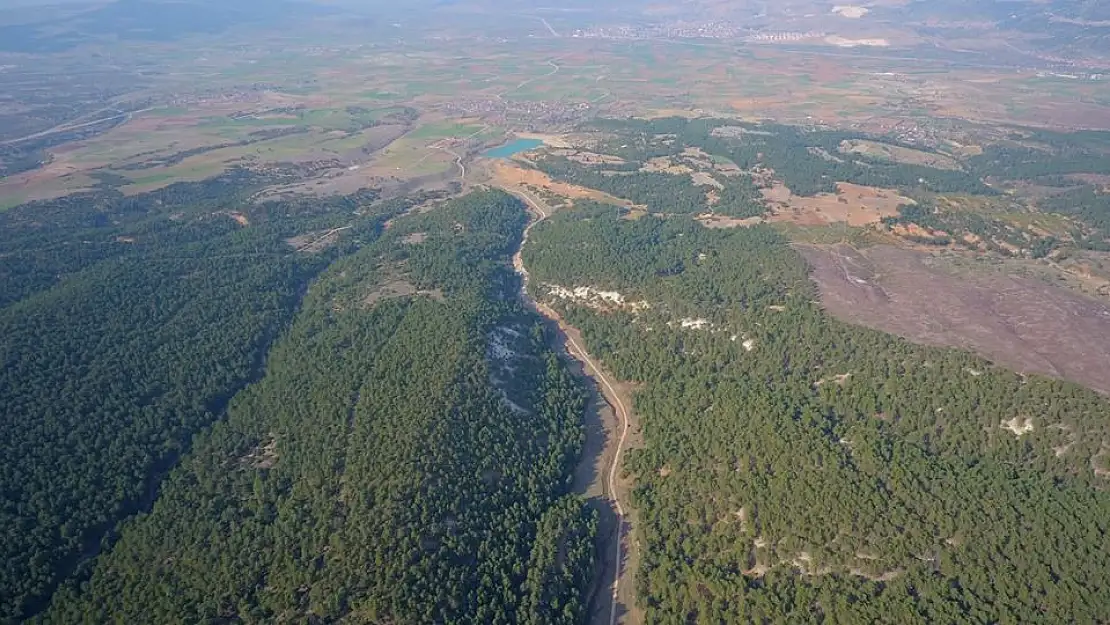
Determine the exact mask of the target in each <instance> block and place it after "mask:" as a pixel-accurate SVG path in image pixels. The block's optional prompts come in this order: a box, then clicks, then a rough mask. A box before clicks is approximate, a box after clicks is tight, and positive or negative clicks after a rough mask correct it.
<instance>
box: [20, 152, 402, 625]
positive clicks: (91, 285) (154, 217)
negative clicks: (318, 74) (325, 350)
mask: <svg viewBox="0 0 1110 625" xmlns="http://www.w3.org/2000/svg"><path fill="white" fill-rule="evenodd" d="M247 182H248V181H247V180H246V175H245V174H244V173H243V172H239V173H233V174H229V175H228V176H226V177H224V178H220V179H215V180H211V181H208V182H204V183H189V184H183V185H175V186H172V187H169V188H167V189H164V190H162V191H159V192H155V193H151V194H146V195H140V196H134V197H129V198H125V197H123V196H121V195H119V194H118V193H113V192H108V191H101V192H98V193H97V194H90V195H89V196H86V197H83V198H69V199H64V200H55V201H51V202H41V203H36V204H31V205H26V206H22V207H18V208H14V209H12V210H10V211H8V212H5V213H2V214H0V233H2V235H0V254H3V256H4V257H5V259H4V263H3V264H2V265H0V293H2V294H3V295H2V298H3V299H2V300H0V333H2V334H0V336H2V337H3V338H2V339H0V361H2V362H3V363H4V366H3V369H2V370H0V397H3V398H4V411H3V419H2V420H0V431H2V434H0V458H2V460H0V492H3V494H4V497H3V504H2V506H0V554H2V558H0V560H2V562H3V565H2V567H0V622H9V621H11V620H14V619H17V618H19V617H20V616H21V615H24V614H29V613H32V612H35V611H37V610H39V609H41V607H43V606H44V605H45V601H46V599H47V598H48V596H49V595H50V593H51V592H52V591H53V589H54V588H55V587H56V586H57V585H58V584H59V583H60V582H61V581H62V580H63V579H65V578H66V577H68V576H70V575H71V574H77V575H81V574H82V571H83V570H84V569H85V568H86V567H87V566H88V564H89V562H90V558H91V556H93V555H95V554H96V553H97V552H98V551H100V550H101V549H102V548H104V547H107V546H109V545H110V544H111V542H112V537H113V533H114V528H115V527H116V524H117V523H118V522H119V521H120V520H122V519H124V518H126V517H127V516H129V515H130V514H132V513H134V512H135V511H137V510H139V509H142V508H144V507H148V506H149V505H150V503H151V500H152V498H153V497H154V496H155V494H156V492H157V487H158V484H159V482H160V480H161V478H162V477H163V476H164V474H165V473H166V471H167V470H168V469H169V468H170V467H171V466H173V465H174V463H176V462H177V461H178V459H179V458H180V457H181V456H182V455H183V454H185V453H186V452H187V450H188V448H189V445H190V441H191V440H192V436H193V435H194V434H195V433H196V432H198V431H199V430H201V429H202V428H204V427H206V426H208V425H209V424H211V423H212V422H213V421H214V420H215V419H216V418H218V416H219V414H220V413H221V412H222V411H223V409H224V406H225V405H226V404H227V402H228V399H229V398H230V397H231V396H232V395H233V394H234V393H235V392H236V391H238V390H239V389H240V388H242V387H243V386H244V385H245V384H247V383H248V382H249V381H250V380H252V379H254V378H256V377H257V376H258V375H259V373H260V372H261V370H262V367H263V364H264V361H265V356H266V353H267V350H268V349H269V347H270V345H271V343H272V342H273V340H274V339H275V338H276V336H277V335H278V334H280V332H281V331H282V328H283V327H284V326H285V325H286V324H287V323H288V321H289V319H290V318H291V316H292V314H293V312H294V310H295V309H296V307H297V305H298V302H299V301H300V298H301V295H302V294H303V291H304V288H305V285H306V284H307V283H308V281H309V280H311V278H312V277H313V276H314V275H315V274H316V273H318V272H319V271H320V270H322V269H323V268H324V267H325V266H327V264H328V263H329V262H330V261H331V260H333V259H335V258H338V257H340V256H342V255H344V254H346V253H350V252H351V251H353V250H354V249H356V248H357V247H358V245H359V244H360V241H372V240H373V239H374V238H376V237H377V235H378V232H379V231H380V229H381V225H382V222H384V220H385V219H387V218H388V217H389V216H391V215H393V214H396V213H398V212H400V211H403V210H404V209H406V208H407V207H408V206H410V205H411V204H412V202H414V201H417V200H418V198H411V199H401V200H391V201H379V202H375V201H374V200H375V197H376V196H375V194H374V193H373V192H372V191H368V192H364V193H361V194H356V195H354V196H348V197H345V198H333V199H330V200H326V201H319V200H317V201H303V200H287V201H280V202H270V203H263V204H249V203H243V204H242V206H243V208H242V211H243V212H242V213H236V214H235V215H231V214H229V212H228V211H227V210H226V208H225V207H226V206H227V202H229V201H234V198H235V197H237V195H239V194H246V193H249V192H250V191H251V190H252V187H251V185H249V184H246V183H247ZM237 218H238V220H239V221H237ZM240 221H243V222H247V223H249V224H250V226H249V227H244V226H243V225H242V224H241V223H240ZM339 224H348V225H350V226H351V228H350V229H348V230H347V231H345V234H347V235H348V236H347V238H346V239H345V240H343V241H340V242H338V243H337V244H336V245H335V246H333V247H331V248H330V249H328V250H325V251H323V252H322V253H319V254H305V253H298V252H297V251H296V250H295V249H294V248H293V247H292V246H291V245H290V244H289V243H288V242H287V239H288V238H289V237H292V236H294V235H298V234H302V233H304V232H306V231H307V232H313V231H318V230H322V229H325V228H331V227H335V226H338V225H339Z"/></svg>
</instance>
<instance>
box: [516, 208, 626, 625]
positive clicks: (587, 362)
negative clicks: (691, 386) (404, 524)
mask: <svg viewBox="0 0 1110 625" xmlns="http://www.w3.org/2000/svg"><path fill="white" fill-rule="evenodd" d="M505 190H506V191H508V192H510V193H512V194H513V195H515V196H516V197H518V198H520V199H521V200H523V201H524V202H525V203H526V204H527V205H528V206H529V207H530V208H531V209H532V211H533V215H534V219H533V220H532V221H531V222H530V223H529V224H528V226H527V227H526V228H525V229H524V235H523V237H522V238H521V243H520V248H519V249H518V250H517V253H516V254H515V255H514V256H513V268H514V269H515V270H516V272H517V273H518V274H519V275H520V276H521V278H522V280H521V298H522V299H523V301H524V303H525V305H526V306H528V307H529V308H531V309H533V310H535V311H537V312H538V313H540V314H541V315H543V316H544V317H546V318H547V319H549V320H550V321H552V322H554V323H555V324H556V326H557V327H558V329H559V336H560V339H561V340H562V342H563V344H564V346H565V348H566V351H567V353H568V354H569V355H570V356H571V357H572V358H574V359H575V360H577V361H578V362H579V363H580V364H581V366H582V373H583V374H584V375H585V376H587V377H588V378H589V379H590V380H592V381H593V383H594V385H595V386H596V388H597V390H598V391H599V392H600V395H601V396H602V397H603V398H604V401H605V402H607V403H608V405H609V407H610V408H611V410H612V411H613V415H614V416H615V423H613V424H612V425H613V426H614V427H612V430H615V431H612V432H611V433H612V434H613V435H612V436H607V435H606V433H605V432H604V431H603V428H595V427H593V426H594V425H596V424H588V427H587V430H588V431H590V430H595V429H596V430H598V431H594V432H592V434H593V435H594V436H600V437H603V438H604V444H603V445H602V446H600V448H599V449H597V457H598V458H600V459H604V460H605V461H607V462H608V466H607V467H606V468H605V474H606V478H605V481H604V487H605V488H604V493H603V495H604V497H605V498H606V499H607V500H608V503H609V504H610V507H611V514H612V515H613V518H612V519H611V520H610V519H604V518H603V519H602V528H603V529H602V531H603V532H604V529H605V528H606V526H608V528H609V530H610V531H609V541H608V542H611V543H612V544H611V546H609V547H608V550H610V553H611V554H612V560H608V559H606V558H604V557H603V558H602V561H601V562H599V573H600V574H604V573H606V572H608V571H609V569H612V580H613V581H612V585H611V591H612V595H611V597H602V596H600V595H597V596H595V597H594V600H593V604H594V605H591V609H590V614H591V622H592V623H595V624H596V625H603V624H604V623H608V624H609V625H615V624H616V623H617V620H618V616H620V615H629V614H633V611H632V608H633V606H632V597H633V595H632V583H631V579H629V578H630V577H631V575H630V573H631V571H630V569H629V567H625V566H623V561H624V559H625V558H626V556H627V553H626V546H625V541H626V540H627V539H628V536H629V535H630V532H629V529H630V527H629V526H630V523H629V519H628V515H627V514H626V512H625V508H624V505H623V504H622V503H621V496H620V490H619V489H618V486H619V483H618V478H619V475H620V466H621V460H622V458H623V454H624V451H625V448H626V446H627V444H628V435H629V432H630V430H631V429H632V420H631V413H630V412H629V411H628V408H627V407H626V405H625V402H624V400H623V399H621V393H620V392H619V391H618V389H617V385H616V384H615V383H614V382H613V380H611V379H610V377H609V376H608V375H607V374H606V373H605V372H604V371H603V370H602V369H601V367H600V366H599V365H598V363H597V362H596V361H595V360H594V359H593V358H592V357H591V356H590V354H589V352H587V351H586V348H585V347H584V343H583V341H582V339H581V335H580V334H579V333H578V331H577V330H576V329H575V328H573V327H571V326H569V325H567V324H566V322H565V321H564V320H563V319H562V317H560V316H559V314H558V313H557V312H555V311H554V310H552V309H551V308H549V307H548V306H545V305H544V304H542V303H540V302H537V301H535V300H533V299H532V298H531V297H530V296H529V295H528V293H527V285H528V279H529V276H528V269H527V268H526V267H525V266H524V259H523V250H524V246H525V245H526V244H527V243H528V237H529V234H530V233H531V231H532V228H533V227H534V226H535V225H536V224H538V223H539V222H541V221H543V220H544V219H546V218H547V217H548V215H549V214H550V213H551V209H550V208H548V207H547V206H546V205H545V204H544V203H543V202H542V201H540V200H538V199H536V198H535V197H533V196H532V194H531V193H529V192H528V191H525V190H524V189H520V188H505ZM591 416H592V417H594V418H596V417H597V414H594V415H591ZM590 442H591V441H587V447H590V446H591V445H590ZM588 469H589V468H588V467H587V473H588V472H589V470H588ZM576 481H578V480H577V479H576ZM579 487H580V488H582V490H583V494H586V492H585V491H586V488H585V485H582V484H579ZM600 512H602V513H604V512H605V511H604V510H602V511H600ZM607 521H609V522H607ZM604 603H608V606H609V608H608V614H605V613H604V611H602V610H599V609H598V607H599V606H602V605H603V604H604Z"/></svg>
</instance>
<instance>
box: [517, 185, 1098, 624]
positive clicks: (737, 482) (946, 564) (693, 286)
mask: <svg viewBox="0 0 1110 625" xmlns="http://www.w3.org/2000/svg"><path fill="white" fill-rule="evenodd" d="M624 217H625V215H624V211H623V209H620V208H618V207H614V206H608V205H598V204H592V205H591V204H588V203H585V202H581V201H580V202H578V203H577V204H576V208H575V210H574V211H570V212H560V213H558V214H556V215H555V216H554V217H552V218H550V219H548V220H546V221H545V222H543V223H542V224H540V225H539V226H537V227H536V228H535V229H534V230H533V231H532V234H531V237H530V243H529V245H528V247H527V248H525V264H526V265H527V266H528V267H529V270H530V274H531V275H532V281H531V282H530V288H532V289H533V291H534V295H535V296H536V297H537V298H540V299H543V300H545V301H547V302H549V303H550V304H551V305H552V306H554V307H556V308H557V309H558V310H560V311H561V312H562V314H564V315H565V318H566V319H567V320H568V321H569V322H570V323H571V324H573V325H575V326H576V327H578V328H579V329H580V330H581V331H582V332H583V335H584V337H585V339H586V342H587V348H588V349H589V350H590V352H591V353H592V354H593V355H595V356H596V357H599V358H601V359H602V360H603V361H604V364H605V366H606V367H608V368H609V369H610V370H611V371H612V372H613V373H614V374H615V375H616V376H617V377H618V378H620V379H623V380H627V381H629V382H631V383H632V384H633V385H635V387H636V388H637V389H639V390H638V391H637V392H636V395H635V407H634V412H635V413H636V414H637V417H638V419H639V420H640V422H641V425H642V428H643V434H644V439H645V443H644V446H643V448H642V449H637V450H633V452H632V454H631V455H630V457H629V458H628V460H627V462H626V464H625V467H624V469H625V470H626V471H628V472H630V473H631V474H632V476H633V478H634V480H635V483H636V487H635V491H634V503H635V505H636V507H637V509H638V515H639V516H638V518H639V527H638V528H637V532H638V534H637V537H636V540H639V541H640V542H641V544H642V545H643V561H642V565H641V568H640V571H639V574H638V578H637V594H638V596H639V598H640V601H641V602H642V607H643V608H644V609H645V614H646V622H647V623H653V624H654V623H659V624H662V623H667V624H670V623H745V622H759V623H801V622H807V623H808V622H813V623H818V622H867V623H914V622H917V623H935V622H946V623H952V622H990V623H1038V622H1043V623H1053V622H1076V623H1080V622H1088V623H1090V622H1103V621H1106V620H1107V619H1110V587H1108V586H1107V585H1106V583H1105V580H1106V579H1107V576H1108V575H1110V569H1108V568H1107V562H1110V542H1108V541H1107V540H1106V532H1107V530H1108V529H1110V527H1108V525H1110V522H1108V519H1110V492H1108V491H1107V489H1106V479H1107V478H1106V477H1105V476H1106V475H1107V471H1108V470H1110V463H1108V462H1107V457H1106V456H1107V454H1106V451H1105V448H1104V446H1103V441H1104V440H1107V436H1108V435H1110V431H1108V430H1110V423H1108V422H1107V420H1106V414H1107V413H1108V409H1110V404H1108V403H1107V400H1106V399H1105V398H1103V397H1101V396H1099V395H1097V394H1095V393H1094V392H1092V391H1089V390H1087V389H1085V388H1082V387H1079V386H1077V385H1074V384H1071V383H1067V382H1063V381H1058V380H1051V379H1046V378H1039V377H1032V376H1031V377H1024V376H1020V375H1017V374H1015V373H1012V372H1010V371H1007V370H1004V369H1001V368H999V367H996V366H994V365H992V364H991V363H989V362H986V361H984V360H982V359H980V358H978V357H976V356H973V355H971V354H969V353H966V352H962V351H956V350H944V349H934V348H927V347H921V346H917V345H913V344H910V343H908V342H906V341H904V340H901V339H899V338H896V337H893V336H890V335H886V334H882V333H879V332H875V331H870V330H866V329H863V328H859V327H855V326H850V325H847V324H844V323H841V322H838V321H836V320H834V319H832V318H831V317H829V316H827V315H826V314H824V313H823V311H822V310H821V309H820V308H819V307H818V306H817V305H816V304H815V300H816V294H815V292H814V287H813V286H812V285H811V283H810V282H809V280H808V277H807V271H808V269H807V266H806V263H805V262H804V260H803V259H802V258H801V257H800V256H799V254H798V253H797V252H795V251H794V250H793V249H791V247H790V246H789V245H787V243H786V241H785V240H783V239H782V238H781V237H780V235H778V234H777V233H776V232H775V231H773V230H771V229H770V228H769V227H766V226H759V227H755V228H751V229H745V228H739V229H734V230H711V229H707V228H703V227H702V226H700V225H699V224H698V223H697V222H695V221H694V220H692V219H690V218H688V217H680V216H670V217H668V218H659V217H655V216H650V215H649V216H644V217H640V218H639V219H635V220H630V219H626V218H624ZM552 285H559V286H562V287H566V288H574V287H578V286H591V287H594V288H597V289H604V290H607V291H614V292H618V293H620V294H622V295H623V298H624V301H625V302H643V304H642V305H637V306H627V307H620V306H597V305H595V304H592V303H590V302H581V301H577V300H574V299H567V298H560V297H557V296H555V295H552V294H551V292H552V291H551V286H552ZM556 292H557V291H556Z"/></svg>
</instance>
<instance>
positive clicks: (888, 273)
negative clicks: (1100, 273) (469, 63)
mask: <svg viewBox="0 0 1110 625" xmlns="http://www.w3.org/2000/svg"><path fill="white" fill-rule="evenodd" d="M798 247H799V249H800V250H801V252H802V253H803V254H804V255H805V257H806V258H807V259H808V260H809V262H810V264H811V265H812V266H813V272H812V277H813V279H814V281H815V282H816V283H817V285H818V287H819V289H820V292H821V302H822V304H823V305H824V307H825V308H826V309H827V310H828V311H829V312H830V313H832V314H833V315H834V316H836V317H838V318H841V319H843V320H845V321H849V322H851V323H858V324H860V325H864V326H867V327H871V328H875V329H878V330H882V331H884V332H889V333H892V334H897V335H899V336H903V337H906V338H908V339H910V340H912V341H916V342H919V343H924V344H929V345H941V346H950V347H958V348H961V349H968V350H971V351H974V352H976V353H978V354H980V355H982V356H984V357H985V358H988V359H990V360H992V361H994V362H997V363H998V364H1000V365H1003V366H1005V367H1008V368H1010V369H1013V370H1015V371H1018V372H1021V373H1038V374H1043V375H1048V376H1052V377H1057V378H1063V379H1067V380H1071V381H1074V382H1077V383H1079V384H1082V385H1085V386H1087V387H1089V388H1092V389H1094V390H1096V391H1099V392H1101V393H1104V394H1110V376H1108V375H1107V374H1106V372H1107V371H1110V304H1107V303H1105V302H1101V301H1098V300H1095V299H1090V298H1087V297H1084V296H1082V295H1079V294H1076V293H1073V292H1071V291H1069V290H1067V289H1064V288H1060V287H1056V286H1053V285H1050V284H1047V283H1044V282H1041V281H1038V280H1035V279H1030V278H1023V277H1016V276H1011V275H1004V274H998V273H977V272H973V271H965V272H961V273H959V274H957V273H955V272H954V271H950V270H948V269H947V267H946V265H944V264H943V260H942V259H940V257H935V256H933V255H931V254H929V253H926V252H920V251H915V250H906V249H902V248H898V247H893V246H885V245H880V246H876V247H872V248H867V249H864V250H858V249H855V248H853V247H851V246H847V245H835V246H820V247H819V246H810V245H807V246H798Z"/></svg>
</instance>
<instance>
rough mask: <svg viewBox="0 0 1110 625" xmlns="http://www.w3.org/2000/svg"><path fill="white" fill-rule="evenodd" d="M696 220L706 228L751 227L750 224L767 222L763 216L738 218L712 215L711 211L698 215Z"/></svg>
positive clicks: (755, 224)
mask: <svg viewBox="0 0 1110 625" xmlns="http://www.w3.org/2000/svg"><path fill="white" fill-rule="evenodd" d="M697 220H698V222H699V223H701V225H703V226H705V227H706V228H751V227H752V226H757V225H759V224H762V223H767V220H766V219H764V218H763V217H745V218H743V219H739V218H736V217H726V216H724V215H714V214H712V213H707V214H705V215H698V217H697Z"/></svg>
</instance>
